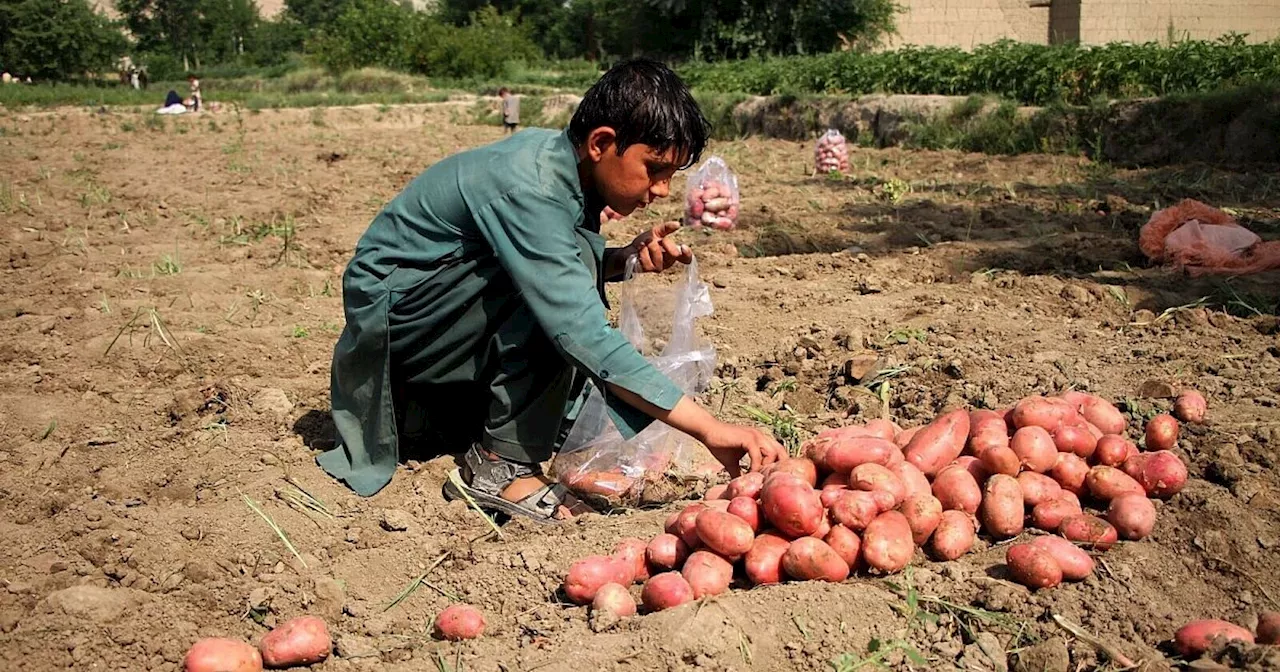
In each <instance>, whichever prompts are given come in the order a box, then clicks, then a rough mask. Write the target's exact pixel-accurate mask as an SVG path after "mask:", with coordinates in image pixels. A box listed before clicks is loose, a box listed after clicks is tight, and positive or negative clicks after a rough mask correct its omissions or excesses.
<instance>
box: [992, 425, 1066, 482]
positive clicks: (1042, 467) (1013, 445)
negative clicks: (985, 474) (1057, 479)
mask: <svg viewBox="0 0 1280 672" xmlns="http://www.w3.org/2000/svg"><path fill="white" fill-rule="evenodd" d="M1009 448H1010V449H1012V450H1013V453H1014V454H1015V455H1017V456H1018V462H1019V464H1021V465H1022V467H1023V468H1025V469H1030V470H1031V471H1035V472H1038V473H1042V474H1043V473H1044V472H1046V471H1049V470H1050V469H1052V468H1053V465H1054V464H1056V463H1057V462H1058V448H1057V447H1056V446H1055V445H1054V442H1053V436H1051V435H1050V434H1049V430H1047V429H1045V428H1043V427H1038V426H1036V425H1028V426H1026V427H1023V428H1022V429H1019V430H1018V431H1016V432H1014V433H1013V438H1012V439H1010V440H1009ZM1001 473H1003V472H1001Z"/></svg>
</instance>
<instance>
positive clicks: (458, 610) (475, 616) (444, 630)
mask: <svg viewBox="0 0 1280 672" xmlns="http://www.w3.org/2000/svg"><path fill="white" fill-rule="evenodd" d="M594 599H595V596H594V595H593V596H592V598H591V600H594ZM591 600H587V602H591ZM484 627H485V622H484V614H482V613H480V610H479V609H476V608H475V607H473V606H471V605H469V604H451V605H449V606H447V607H445V608H444V611H442V612H440V613H439V614H437V615H436V623H435V635H436V637H439V638H441V639H448V640H450V641H454V642H457V641H461V640H464V639H475V638H476V637H479V636H480V635H483V634H484Z"/></svg>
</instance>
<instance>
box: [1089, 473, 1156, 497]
mask: <svg viewBox="0 0 1280 672" xmlns="http://www.w3.org/2000/svg"><path fill="white" fill-rule="evenodd" d="M1084 484H1085V487H1086V488H1088V489H1089V494H1090V495H1092V496H1093V497H1094V498H1095V499H1099V500H1102V501H1104V502H1109V501H1111V500H1113V499H1115V498H1116V497H1119V496H1120V495H1125V494H1137V495H1142V496H1143V497H1145V496H1146V495H1147V491H1146V489H1145V488H1143V487H1142V484H1141V483H1138V482H1137V481H1136V480H1134V479H1133V477H1132V476H1130V475H1128V474H1126V473H1124V472H1123V471H1120V470H1119V469H1116V468H1115V467H1108V466H1105V465H1101V464H1100V465H1098V466H1096V467H1094V468H1092V469H1090V470H1089V475H1088V476H1086V477H1085V479H1084Z"/></svg>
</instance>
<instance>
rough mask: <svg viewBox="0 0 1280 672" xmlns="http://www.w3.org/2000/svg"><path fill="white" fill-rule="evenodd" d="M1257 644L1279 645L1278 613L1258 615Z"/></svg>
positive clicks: (1279, 616) (1279, 622) (1279, 627)
mask: <svg viewBox="0 0 1280 672" xmlns="http://www.w3.org/2000/svg"><path fill="white" fill-rule="evenodd" d="M1258 643H1259V644H1269V645H1270V644H1280V611H1264V612H1262V613H1261V614H1259V615H1258Z"/></svg>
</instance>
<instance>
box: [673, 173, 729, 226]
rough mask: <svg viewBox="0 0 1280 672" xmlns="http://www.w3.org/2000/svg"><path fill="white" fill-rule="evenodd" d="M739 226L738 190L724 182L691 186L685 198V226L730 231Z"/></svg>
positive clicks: (708, 180)
mask: <svg viewBox="0 0 1280 672" xmlns="http://www.w3.org/2000/svg"><path fill="white" fill-rule="evenodd" d="M737 224H738V188H737V185H736V184H730V183H727V182H725V181H722V180H717V179H706V180H703V181H701V182H698V183H697V184H695V185H691V186H690V189H689V193H688V194H687V195H686V196H685V207H684V225H685V226H689V227H693V228H695V229H696V228H699V227H703V226H709V227H711V228H713V229H717V230H720V231H728V230H730V229H732V228H733V227H735V226H737Z"/></svg>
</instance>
